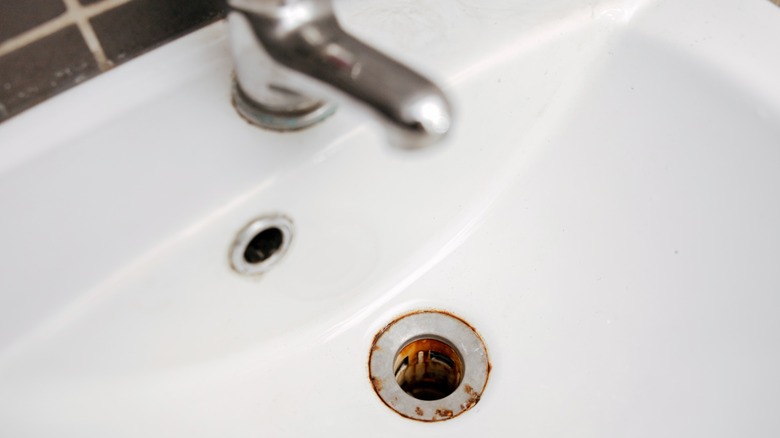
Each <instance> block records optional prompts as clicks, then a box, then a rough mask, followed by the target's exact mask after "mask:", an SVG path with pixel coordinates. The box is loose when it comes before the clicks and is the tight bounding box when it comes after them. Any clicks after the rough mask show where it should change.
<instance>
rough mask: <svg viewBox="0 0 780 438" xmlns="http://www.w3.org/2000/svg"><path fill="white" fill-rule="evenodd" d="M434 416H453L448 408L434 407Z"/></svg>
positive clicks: (443, 417)
mask: <svg viewBox="0 0 780 438" xmlns="http://www.w3.org/2000/svg"><path fill="white" fill-rule="evenodd" d="M436 416H438V417H439V418H440V419H449V418H452V417H453V413H452V411H451V410H449V409H436Z"/></svg>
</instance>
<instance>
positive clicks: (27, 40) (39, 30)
mask: <svg viewBox="0 0 780 438" xmlns="http://www.w3.org/2000/svg"><path fill="white" fill-rule="evenodd" d="M63 1H64V2H65V4H66V5H67V3H68V0H63ZM130 1H132V0H103V1H102V2H100V3H95V4H92V5H89V6H81V5H80V4H79V5H78V6H79V9H80V10H81V15H82V16H83V17H84V20H85V21H87V22H88V20H89V19H90V18H92V17H94V16H96V15H99V14H102V13H103V12H106V11H108V10H109V9H113V8H115V7H117V6H121V5H123V4H125V3H127V2H130ZM74 18H76V17H74V16H73V15H72V14H71V13H70V8H68V10H67V11H66V12H64V13H63V14H61V15H60V16H58V17H56V18H52V19H51V20H49V21H47V22H44V23H42V24H39V25H38V26H35V27H33V28H32V29H30V30H28V31H26V32H23V33H21V34H19V35H17V36H15V37H13V38H10V39H8V40H6V41H3V42H2V43H0V56H3V55H7V54H9V53H11V52H13V51H14V50H17V49H21V48H22V47H24V46H26V45H28V44H31V43H34V42H35V41H38V40H39V39H42V38H45V37H47V36H49V35H51V34H53V33H55V32H57V31H60V30H62V29H65V28H66V27H68V26H70V25H71V24H78V23H77V22H76V21H75V20H74ZM89 27H90V29H91V28H92V26H91V25H90V26H89ZM79 28H81V27H79ZM82 35H83V31H82ZM93 35H94V30H93ZM86 38H87V37H86V36H84V39H85V41H86ZM86 42H87V44H89V41H86ZM91 49H92V48H91V47H90V50H91ZM101 70H102V68H101Z"/></svg>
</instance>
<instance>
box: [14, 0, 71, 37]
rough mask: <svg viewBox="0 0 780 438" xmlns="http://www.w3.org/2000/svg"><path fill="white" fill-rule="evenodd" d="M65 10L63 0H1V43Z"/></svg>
mask: <svg viewBox="0 0 780 438" xmlns="http://www.w3.org/2000/svg"><path fill="white" fill-rule="evenodd" d="M63 12H65V3H63V2H62V0H0V43H2V42H3V41H5V40H7V39H9V38H11V37H14V36H16V35H19V34H20V33H23V32H25V31H27V30H30V29H32V28H33V27H35V26H37V25H39V24H42V23H45V22H47V21H49V20H51V19H52V18H55V17H57V16H58V15H60V14H62V13H63Z"/></svg>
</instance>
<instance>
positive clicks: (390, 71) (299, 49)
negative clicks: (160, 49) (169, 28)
mask: <svg viewBox="0 0 780 438" xmlns="http://www.w3.org/2000/svg"><path fill="white" fill-rule="evenodd" d="M230 7H231V12H230V14H229V15H228V23H229V26H230V35H231V42H232V44H231V45H232V49H233V56H234V58H235V62H236V85H235V93H234V94H235V100H236V107H237V108H238V109H239V111H240V112H241V113H242V115H243V116H244V117H246V118H248V119H249V120H250V121H252V122H253V123H255V124H258V125H260V126H263V127H266V128H270V129H276V130H293V129H302V128H305V127H307V126H310V125H312V124H314V123H317V122H319V121H321V120H323V119H324V118H326V117H328V116H329V115H330V114H332V113H333V111H334V110H335V105H336V104H337V103H338V104H346V105H359V106H362V107H364V108H367V109H368V110H370V111H369V112H370V113H372V114H374V115H375V116H376V117H377V118H378V120H379V121H380V123H381V124H382V125H383V126H384V127H385V130H386V132H387V134H388V136H389V140H390V142H391V144H393V145H395V146H398V147H402V148H408V149H415V148H422V147H425V146H428V145H430V144H433V143H436V142H438V141H440V140H441V139H442V138H443V137H444V136H445V135H446V133H447V131H448V130H449V128H450V125H451V123H452V114H451V113H452V111H451V107H450V104H449V102H448V100H447V98H446V96H445V95H444V93H443V92H442V91H441V90H440V89H439V87H437V86H436V85H435V84H434V83H433V82H431V81H430V80H428V79H426V78H424V77H423V76H422V75H420V74H419V73H417V72H415V71H414V70H412V69H410V68H408V67H406V66H405V65H403V64H401V63H399V62H398V61H396V60H394V59H392V58H390V57H388V56H387V55H385V54H383V53H381V52H379V51H378V50H376V49H374V48H372V47H371V46H368V45H367V44H365V43H363V42H361V41H360V40H358V39H356V38H355V37H353V36H351V35H350V34H348V33H347V32H345V31H344V30H343V29H342V28H341V26H340V25H339V23H338V20H337V19H336V16H335V14H334V13H333V6H332V3H331V0H231V1H230Z"/></svg>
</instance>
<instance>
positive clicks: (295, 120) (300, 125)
mask: <svg viewBox="0 0 780 438" xmlns="http://www.w3.org/2000/svg"><path fill="white" fill-rule="evenodd" d="M233 106H234V107H235V108H236V111H238V113H239V114H240V115H241V117H243V118H244V119H245V120H246V121H247V122H249V123H251V124H253V125H256V126H259V127H261V128H266V129H272V130H274V131H296V130H299V129H304V128H307V127H309V126H311V125H314V124H316V123H319V122H321V121H323V120H325V119H326V118H328V117H330V116H331V115H332V114H333V113H334V112H336V105H335V104H333V103H328V102H315V103H313V104H312V105H310V106H307V107H305V108H299V109H295V110H291V111H280V110H277V109H273V108H269V107H267V106H265V105H263V104H261V103H259V102H257V101H256V100H254V99H252V98H251V97H249V96H248V95H247V94H246V93H245V92H244V91H243V90H242V89H241V86H239V84H238V81H236V80H235V79H234V80H233Z"/></svg>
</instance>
